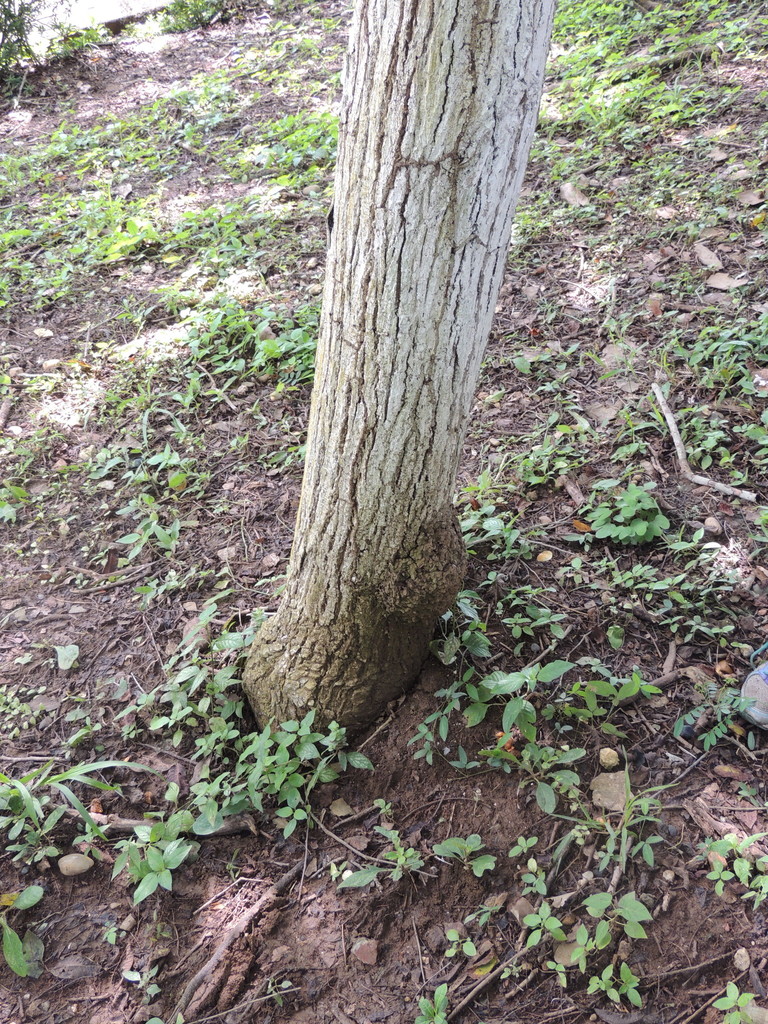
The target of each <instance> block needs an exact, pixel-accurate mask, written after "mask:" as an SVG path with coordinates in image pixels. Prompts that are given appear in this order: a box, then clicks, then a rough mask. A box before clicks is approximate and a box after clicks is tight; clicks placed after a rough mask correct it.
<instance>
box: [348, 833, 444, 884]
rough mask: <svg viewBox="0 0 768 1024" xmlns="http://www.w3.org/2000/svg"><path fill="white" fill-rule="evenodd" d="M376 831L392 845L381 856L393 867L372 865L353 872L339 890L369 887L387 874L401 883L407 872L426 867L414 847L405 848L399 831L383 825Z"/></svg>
mask: <svg viewBox="0 0 768 1024" xmlns="http://www.w3.org/2000/svg"><path fill="white" fill-rule="evenodd" d="M375 831H376V832H379V833H380V834H381V835H383V836H384V837H385V838H387V839H388V840H389V841H390V843H392V849H391V850H386V851H385V852H384V853H382V855H381V859H382V860H387V861H391V862H392V867H380V866H376V865H372V866H371V867H368V868H361V869H360V870H359V871H353V872H352V873H351V874H349V875H347V877H346V878H343V879H342V881H341V882H340V883H339V889H361V888H362V887H363V886H364V885H368V884H369V883H370V882H372V881H374V879H376V878H378V876H379V875H380V874H382V873H384V874H386V875H387V876H388V877H389V878H390V879H391V880H392V881H393V882H399V881H400V879H401V878H402V877H403V875H404V874H405V873H406V872H409V873H410V872H411V871H418V870H419V869H420V868H423V867H424V861H423V860H422V858H421V857H420V856H419V855H418V853H417V852H416V850H414V849H413V847H408V849H406V848H405V846H403V841H402V839H401V838H400V833H399V832H398V831H397V829H394V828H383V827H382V826H381V825H377V826H376V829H375Z"/></svg>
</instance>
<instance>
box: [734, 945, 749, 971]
mask: <svg viewBox="0 0 768 1024" xmlns="http://www.w3.org/2000/svg"><path fill="white" fill-rule="evenodd" d="M733 966H734V967H735V968H736V970H737V971H748V970H749V968H750V967H751V966H752V958H751V957H750V955H749V951H748V950H746V949H745V948H744V947H743V946H741V947H740V948H739V949H737V950H736V952H735V953H734V954H733Z"/></svg>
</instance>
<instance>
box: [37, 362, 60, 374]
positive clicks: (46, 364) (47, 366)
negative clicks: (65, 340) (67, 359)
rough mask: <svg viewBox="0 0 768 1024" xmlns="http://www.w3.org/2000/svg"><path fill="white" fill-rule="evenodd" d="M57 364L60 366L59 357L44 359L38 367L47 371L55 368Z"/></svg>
mask: <svg viewBox="0 0 768 1024" xmlns="http://www.w3.org/2000/svg"><path fill="white" fill-rule="evenodd" d="M57 366H61V360H60V359H46V360H45V361H44V362H43V364H42V366H41V367H40V369H41V370H44V371H45V372H46V373H47V372H49V371H50V370H55V369H56V367H57Z"/></svg>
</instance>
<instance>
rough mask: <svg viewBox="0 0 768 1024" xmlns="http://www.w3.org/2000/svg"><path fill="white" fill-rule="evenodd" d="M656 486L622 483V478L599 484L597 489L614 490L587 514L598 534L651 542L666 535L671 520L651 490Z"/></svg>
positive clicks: (630, 541) (621, 541)
mask: <svg viewBox="0 0 768 1024" xmlns="http://www.w3.org/2000/svg"><path fill="white" fill-rule="evenodd" d="M654 486H655V485H654V484H651V483H649V484H644V485H643V486H642V487H640V486H638V485H637V484H634V483H629V484H627V485H626V486H625V487H622V486H621V481H620V480H603V481H601V482H600V483H599V484H596V485H595V488H594V490H595V491H607V490H612V491H613V492H614V493H613V494H612V495H611V497H610V499H606V500H605V501H602V502H600V504H599V505H597V507H596V508H592V509H590V510H589V511H588V512H586V513H585V516H584V518H585V519H586V520H587V522H588V523H591V525H592V528H593V530H594V536H595V537H597V538H598V539H601V540H602V539H604V538H605V539H608V540H612V541H616V542H617V543H619V544H647V543H648V542H649V541H652V540H654V539H655V538H656V537H661V536H663V535H664V533H665V531H666V530H668V529H669V526H670V523H669V520H668V519H667V517H666V516H665V515H663V514H662V512H661V509H660V508H659V506H658V504H657V502H656V499H655V498H654V497H653V496H652V495H651V494H650V491H651V490H652V489H653V487H654ZM581 536H582V537H587V536H589V535H588V534H582V535H581Z"/></svg>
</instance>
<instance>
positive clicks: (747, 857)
mask: <svg viewBox="0 0 768 1024" xmlns="http://www.w3.org/2000/svg"><path fill="white" fill-rule="evenodd" d="M766 835H768V833H766V832H758V833H756V834H755V835H751V836H746V837H745V838H743V839H740V838H739V837H738V836H736V835H726V836H723V838H722V839H708V840H706V841H705V842H704V843H703V844H702V855H703V856H704V857H706V859H707V860H708V861H709V864H710V867H711V871H710V872H709V874H708V875H707V878H709V879H711V880H712V881H713V882H714V883H715V892H716V893H717V894H718V896H722V895H723V893H724V892H725V886H726V884H727V883H728V882H733V881H738V882H740V883H741V885H742V886H744V888H745V889H746V892H744V893H742V896H741V898H742V899H743V900H751V901H752V903H753V904H754V906H755V907H759V906H760V904H761V903H762V902H763V901H764V900H765V899H766V898H768V856H756V855H755V854H754V853H753V852H752V851H751V847H752V846H753V845H754V844H755V843H756V842H758V841H759V840H760V839H764V838H765V836H766Z"/></svg>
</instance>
